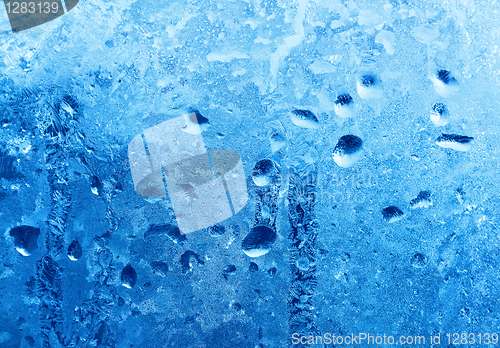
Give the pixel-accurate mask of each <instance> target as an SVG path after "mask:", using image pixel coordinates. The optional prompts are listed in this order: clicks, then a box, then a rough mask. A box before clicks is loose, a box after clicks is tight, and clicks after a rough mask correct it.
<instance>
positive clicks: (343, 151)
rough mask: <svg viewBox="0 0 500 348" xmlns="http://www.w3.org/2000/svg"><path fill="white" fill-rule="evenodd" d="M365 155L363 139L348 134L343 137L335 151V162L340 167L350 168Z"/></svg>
mask: <svg viewBox="0 0 500 348" xmlns="http://www.w3.org/2000/svg"><path fill="white" fill-rule="evenodd" d="M362 154H363V141H362V140H361V138H359V137H357V136H355V135H352V134H348V135H344V136H342V137H341V138H340V139H339V141H338V143H337V145H336V146H335V149H334V150H333V160H334V161H335V163H336V164H337V165H338V166H339V167H343V168H348V167H352V166H353V165H355V164H356V163H357V162H358V161H359V160H360V159H361V156H362Z"/></svg>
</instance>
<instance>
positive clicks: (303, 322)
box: [287, 168, 321, 347]
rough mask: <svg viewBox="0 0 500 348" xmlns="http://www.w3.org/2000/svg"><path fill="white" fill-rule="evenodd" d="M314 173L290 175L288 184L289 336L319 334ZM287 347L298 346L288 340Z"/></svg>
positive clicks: (315, 174) (305, 172) (304, 171)
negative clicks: (315, 294) (316, 315)
mask: <svg viewBox="0 0 500 348" xmlns="http://www.w3.org/2000/svg"><path fill="white" fill-rule="evenodd" d="M316 183H317V173H316V171H315V170H314V169H313V170H311V171H308V170H307V168H306V170H302V171H298V170H293V171H291V174H290V179H289V186H288V196H287V199H288V218H289V220H290V225H291V231H290V233H289V235H288V240H289V243H290V268H291V273H292V284H291V287H290V295H289V299H288V306H289V310H290V321H289V328H290V329H289V330H290V332H289V337H290V339H291V337H292V335H293V334H294V333H297V334H299V335H301V336H320V335H321V334H320V332H319V330H318V328H317V327H316V325H315V314H314V312H313V303H312V299H313V294H314V291H315V289H316V285H317V275H316V265H315V263H316V250H315V246H316V245H315V242H316V237H317V229H318V223H317V221H316V218H315V215H314V205H315V203H316ZM289 346H290V347H292V346H293V347H301V346H303V345H300V344H299V345H295V344H292V342H291V341H289Z"/></svg>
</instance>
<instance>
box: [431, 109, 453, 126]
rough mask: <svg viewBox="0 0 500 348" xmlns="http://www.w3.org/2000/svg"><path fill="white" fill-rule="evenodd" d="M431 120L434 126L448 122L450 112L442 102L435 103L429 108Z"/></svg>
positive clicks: (444, 124)
mask: <svg viewBox="0 0 500 348" xmlns="http://www.w3.org/2000/svg"><path fill="white" fill-rule="evenodd" d="M431 122H432V123H434V125H435V126H436V127H442V126H446V125H447V124H448V123H450V113H449V112H448V108H447V107H446V105H444V104H443V103H435V104H434V105H433V106H432V109H431Z"/></svg>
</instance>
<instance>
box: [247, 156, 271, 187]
mask: <svg viewBox="0 0 500 348" xmlns="http://www.w3.org/2000/svg"><path fill="white" fill-rule="evenodd" d="M275 174H276V167H275V165H274V162H273V161H272V160H270V159H267V158H265V159H263V160H260V161H259V162H257V164H255V168H254V169H253V172H252V180H253V182H254V183H255V185H257V186H266V185H269V184H270V183H271V182H272V180H273V176H274V175H275Z"/></svg>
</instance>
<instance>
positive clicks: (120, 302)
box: [118, 297, 125, 307]
mask: <svg viewBox="0 0 500 348" xmlns="http://www.w3.org/2000/svg"><path fill="white" fill-rule="evenodd" d="M124 304H125V300H124V299H123V297H118V307H122V306H123V305H124Z"/></svg>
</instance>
